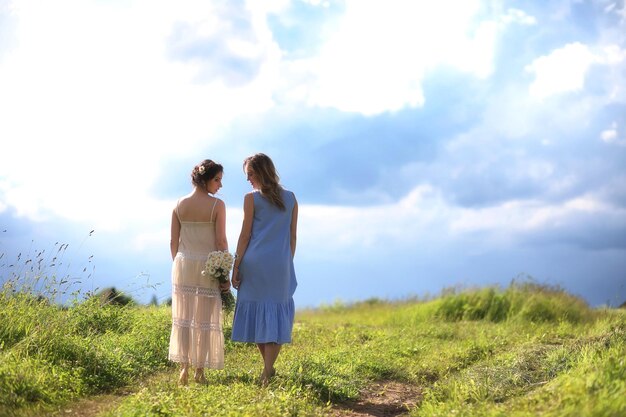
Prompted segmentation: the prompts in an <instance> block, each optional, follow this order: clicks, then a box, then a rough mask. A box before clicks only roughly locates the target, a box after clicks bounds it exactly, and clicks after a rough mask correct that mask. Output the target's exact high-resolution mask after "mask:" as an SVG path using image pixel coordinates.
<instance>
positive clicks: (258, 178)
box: [232, 153, 298, 385]
mask: <svg viewBox="0 0 626 417" xmlns="http://www.w3.org/2000/svg"><path fill="white" fill-rule="evenodd" d="M243 168H244V171H245V173H246V177H247V179H248V181H249V182H250V184H251V185H252V188H253V189H254V191H252V192H250V193H248V194H246V196H245V197H244V203H243V213H244V214H243V225H242V227H241V234H240V235H239V241H238V243H237V252H236V254H235V264H234V266H233V275H232V283H233V286H234V287H235V289H237V291H238V293H237V305H236V307H235V316H234V318H233V332H232V340H233V341H237V342H248V343H256V344H257V346H258V348H259V351H260V353H261V356H262V357H263V365H264V367H263V373H262V374H261V383H262V384H263V385H266V384H267V383H268V382H269V380H270V378H272V376H274V374H275V372H276V371H275V369H274V363H275V362H276V358H277V357H278V354H279V353H280V348H281V346H282V345H283V344H284V343H290V342H291V330H292V328H293V320H294V314H295V307H294V303H293V294H294V292H295V290H296V285H297V283H296V274H295V270H294V266H293V257H294V254H295V251H296V230H297V224H298V202H297V201H296V197H295V195H294V193H293V192H291V191H288V190H285V189H284V188H283V187H282V186H281V185H280V184H279V182H278V181H279V178H278V175H277V173H276V169H275V168H274V163H273V162H272V160H271V159H270V158H269V157H268V156H267V155H265V154H262V153H258V154H255V155H253V156H250V157H248V158H246V159H245V160H244V164H243Z"/></svg>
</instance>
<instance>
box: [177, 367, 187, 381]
mask: <svg viewBox="0 0 626 417" xmlns="http://www.w3.org/2000/svg"><path fill="white" fill-rule="evenodd" d="M188 381H189V371H188V370H187V368H183V369H182V370H181V371H180V376H179V377H178V385H187V383H188Z"/></svg>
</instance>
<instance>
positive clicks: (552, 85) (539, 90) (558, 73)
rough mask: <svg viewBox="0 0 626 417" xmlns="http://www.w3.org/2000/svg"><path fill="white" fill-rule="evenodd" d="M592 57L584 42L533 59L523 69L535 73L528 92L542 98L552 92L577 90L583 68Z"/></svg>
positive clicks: (590, 61)
mask: <svg viewBox="0 0 626 417" xmlns="http://www.w3.org/2000/svg"><path fill="white" fill-rule="evenodd" d="M595 60H596V57H595V56H594V55H593V53H592V52H591V51H590V50H589V48H588V47H587V46H586V45H583V44H581V43H578V42H575V43H570V44H567V45H565V46H564V47H563V48H559V49H556V50H554V51H552V53H550V54H549V55H546V56H542V57H540V58H537V59H536V60H534V61H533V62H532V63H531V64H530V65H528V66H527V67H526V71H528V72H530V73H532V74H534V75H535V79H534V81H533V82H532V83H531V85H530V89H529V92H530V95H531V96H533V97H535V98H538V99H543V98H546V97H549V96H552V95H555V94H561V93H566V92H570V91H580V90H582V89H583V87H584V83H585V75H586V73H587V70H588V69H589V67H590V66H591V64H593V63H594V61H595Z"/></svg>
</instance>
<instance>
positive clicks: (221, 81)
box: [0, 0, 626, 307]
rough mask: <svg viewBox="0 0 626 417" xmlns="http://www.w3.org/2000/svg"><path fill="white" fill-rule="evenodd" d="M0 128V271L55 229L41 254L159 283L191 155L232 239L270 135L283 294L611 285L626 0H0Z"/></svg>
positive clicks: (624, 137)
mask: <svg viewBox="0 0 626 417" xmlns="http://www.w3.org/2000/svg"><path fill="white" fill-rule="evenodd" d="M435 3H436V4H435ZM0 140H1V142H2V151H1V152H0V253H4V254H5V255H4V257H3V258H1V259H0V265H4V266H3V267H2V268H4V270H5V271H7V270H9V269H10V267H9V265H10V264H15V259H16V257H17V254H18V253H20V252H22V253H23V254H25V255H23V256H25V257H26V256H33V254H34V253H35V252H37V251H38V250H42V249H46V250H47V251H48V252H47V253H50V252H52V251H53V250H54V248H55V247H56V246H55V243H56V242H61V243H67V244H69V246H68V249H67V250H66V258H65V259H66V262H67V264H68V265H67V266H64V268H67V269H64V270H63V271H59V270H57V269H53V270H52V271H50V272H51V273H57V274H61V273H68V274H70V275H72V277H73V279H75V280H80V281H81V285H82V286H83V288H85V289H94V288H102V287H106V286H111V285H114V286H116V287H117V288H120V289H122V290H125V291H127V292H129V293H130V294H131V295H133V296H134V297H135V298H137V299H138V300H140V301H144V302H147V301H148V300H149V299H150V298H151V297H152V295H153V294H156V296H157V297H158V299H159V300H161V301H164V300H166V299H167V298H168V297H169V295H170V291H171V287H170V284H169V279H170V278H169V273H170V263H171V260H170V256H169V221H170V213H171V210H172V208H173V206H174V204H175V201H176V199H177V198H178V197H179V196H181V195H183V194H186V193H187V192H189V191H190V190H191V185H190V181H189V173H190V170H191V168H192V167H193V166H194V165H195V164H196V163H197V162H199V161H200V160H202V159H204V158H210V159H214V160H217V161H219V162H220V163H222V164H223V165H224V167H225V175H224V181H223V183H224V188H223V189H222V190H221V191H220V195H219V196H220V197H221V198H222V199H223V200H224V201H225V202H226V204H227V207H228V214H227V217H228V220H227V222H228V223H227V229H228V230H227V233H228V237H229V243H230V245H231V248H234V246H235V245H236V241H237V237H238V233H239V229H240V225H241V218H242V210H241V208H242V204H243V195H244V193H246V192H247V191H248V190H249V185H248V184H247V182H246V181H245V177H244V175H243V172H242V169H241V162H242V160H243V159H244V158H245V157H246V156H248V155H250V154H252V153H255V152H265V153H267V154H269V155H270V156H271V157H272V158H273V159H274V161H275V163H276V165H277V167H278V170H279V173H280V175H281V178H282V183H283V184H284V185H285V187H287V188H289V189H291V190H293V191H294V192H295V193H296V195H297V197H298V200H299V203H300V219H299V220H300V221H299V241H298V251H297V254H296V268H297V274H298V280H299V287H298V290H297V292H296V296H295V299H296V303H297V305H298V306H300V307H307V306H317V305H320V304H329V303H333V302H335V301H336V300H343V301H346V302H350V301H356V300H362V299H365V298H370V297H380V298H392V299H395V298H403V297H408V296H415V295H417V296H426V295H436V294H438V293H439V292H440V291H441V290H442V289H443V288H446V287H450V286H464V287H470V286H483V285H502V286H506V285H508V284H509V283H510V282H511V280H513V279H516V278H519V277H523V276H530V277H533V279H535V280H536V281H538V282H541V283H547V284H551V285H559V286H562V287H564V288H566V289H567V290H568V291H570V292H572V293H574V294H576V295H580V296H582V297H583V298H585V299H586V300H587V301H588V302H589V303H590V304H591V305H601V304H606V303H609V304H612V305H616V304H620V303H622V302H623V301H626V7H625V5H624V1H623V0H620V1H614V0H597V1H565V0H563V1H547V2H546V1H543V0H542V1H539V0H536V1H516V2H507V1H479V0H464V1H450V0H443V1H439V2H426V1H384V2H383V1H366V0H353V1H350V0H345V1H330V0H329V1H324V0H292V1H288V0H273V1H264V2H256V1H248V2H245V1H211V2H208V1H185V2H164V1H131V0H129V1H121V0H120V1H88V0H84V1H80V2H78V1H66V0H60V1H56V2H46V1H28V0H24V1H20V0H18V1H7V0H0ZM92 230H93V233H90V232H91V231H92ZM13 268H15V267H13ZM83 270H85V271H86V272H83ZM65 271H67V272H65ZM5 274H6V273H5Z"/></svg>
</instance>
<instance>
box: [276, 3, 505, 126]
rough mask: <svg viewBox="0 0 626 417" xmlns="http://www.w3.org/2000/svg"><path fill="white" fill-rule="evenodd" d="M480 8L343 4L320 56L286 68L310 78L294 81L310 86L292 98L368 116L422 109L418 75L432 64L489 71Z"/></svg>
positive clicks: (489, 27) (491, 38)
mask: <svg viewBox="0 0 626 417" xmlns="http://www.w3.org/2000/svg"><path fill="white" fill-rule="evenodd" d="M479 10H480V2H479V1H464V2H460V3H459V2H455V1H440V2H406V1H397V0H396V1H391V2H386V3H381V2H376V1H362V0H359V1H354V0H349V1H347V2H346V13H345V15H344V16H343V17H342V21H341V24H340V25H339V28H338V29H337V31H336V32H335V33H334V34H333V35H332V36H331V37H330V38H329V39H328V40H327V42H326V44H325V45H323V46H322V48H321V51H320V54H319V55H318V56H316V57H314V58H310V59H307V60H303V61H302V62H299V63H288V65H287V66H286V67H285V71H287V72H290V71H303V72H304V73H305V74H308V75H304V76H303V75H300V76H299V77H300V78H303V79H305V80H307V81H309V82H310V84H309V86H308V88H307V89H306V90H305V91H300V93H299V94H297V97H300V98H302V97H307V98H308V99H307V100H308V103H309V104H311V105H318V106H323V107H334V108H337V109H339V110H343V111H349V112H359V113H362V114H366V115H373V114H377V113H381V112H385V111H395V110H399V109H401V108H404V107H407V106H408V107H416V106H421V105H422V104H423V103H424V96H423V91H422V85H421V84H422V81H423V78H424V76H425V75H426V73H427V72H428V71H432V70H434V69H435V68H436V67H437V66H440V65H448V66H452V67H454V68H456V69H457V70H460V71H466V72H469V73H472V74H474V75H476V76H478V77H486V76H488V75H489V74H490V73H491V71H492V65H493V64H492V55H493V47H494V42H495V35H496V32H497V25H496V24H495V23H494V22H491V21H488V20H486V21H484V22H480V23H478V24H476V23H475V21H474V19H475V18H476V17H477V13H478V12H479ZM289 76H290V77H291V76H295V77H296V78H298V75H297V74H293V75H291V74H290V75H289ZM311 81H312V83H311ZM299 87H302V86H301V85H296V87H295V88H299ZM289 89H291V85H290V86H289Z"/></svg>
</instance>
